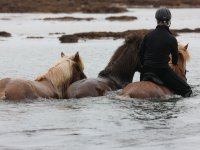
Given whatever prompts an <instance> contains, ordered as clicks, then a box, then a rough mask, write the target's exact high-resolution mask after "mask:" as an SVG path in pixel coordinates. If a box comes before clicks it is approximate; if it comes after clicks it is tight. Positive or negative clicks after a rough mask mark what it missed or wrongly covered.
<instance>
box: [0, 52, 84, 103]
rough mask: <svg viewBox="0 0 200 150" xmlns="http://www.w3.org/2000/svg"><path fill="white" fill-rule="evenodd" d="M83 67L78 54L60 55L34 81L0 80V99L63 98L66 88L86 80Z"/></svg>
mask: <svg viewBox="0 0 200 150" xmlns="http://www.w3.org/2000/svg"><path fill="white" fill-rule="evenodd" d="M83 69H84V65H83V61H82V59H81V57H80V56H79V54H78V52H77V53H76V54H75V55H65V54H64V53H63V52H62V53H61V59H60V60H59V61H58V62H57V63H56V64H55V65H54V66H53V67H52V68H50V69H49V70H48V71H47V72H46V73H44V74H43V75H41V76H38V77H37V78H36V79H35V81H30V80H23V79H11V78H5V79H2V80H0V99H2V100H12V101H19V100H22V99H36V98H39V97H41V98H63V97H64V93H65V91H66V90H67V88H68V86H69V85H70V84H72V83H73V82H75V81H77V80H81V79H84V78H86V76H85V74H84V73H83Z"/></svg>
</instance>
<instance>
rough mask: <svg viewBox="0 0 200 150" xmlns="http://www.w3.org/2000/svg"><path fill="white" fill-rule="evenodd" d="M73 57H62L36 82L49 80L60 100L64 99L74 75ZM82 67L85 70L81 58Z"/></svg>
mask: <svg viewBox="0 0 200 150" xmlns="http://www.w3.org/2000/svg"><path fill="white" fill-rule="evenodd" d="M72 57H73V56H64V57H62V58H61V59H60V60H59V61H58V62H57V63H56V64H55V65H54V66H53V67H51V68H50V69H49V70H48V71H47V72H46V73H44V74H42V75H40V76H38V77H37V78H36V79H35V81H41V80H44V79H46V80H48V81H49V82H50V83H52V85H53V86H54V88H55V90H56V92H57V94H58V96H59V98H62V97H63V92H64V91H65V90H66V89H65V88H66V86H67V85H68V84H69V82H70V80H71V78H72V75H73V64H74V62H73V60H72V59H71V58H72ZM80 67H81V68H84V66H83V63H82V59H81V58H80Z"/></svg>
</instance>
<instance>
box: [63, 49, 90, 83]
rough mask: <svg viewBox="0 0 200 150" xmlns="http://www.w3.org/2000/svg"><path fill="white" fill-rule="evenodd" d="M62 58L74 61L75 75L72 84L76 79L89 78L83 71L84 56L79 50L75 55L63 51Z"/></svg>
mask: <svg viewBox="0 0 200 150" xmlns="http://www.w3.org/2000/svg"><path fill="white" fill-rule="evenodd" d="M61 58H62V59H71V60H72V61H73V73H72V74H73V76H72V78H71V82H70V84H72V83H73V82H75V81H78V80H82V79H86V78H87V77H86V75H85V73H84V72H83V70H84V64H83V60H82V58H81V57H80V55H79V52H77V53H76V54H75V55H65V54H64V53H63V52H61Z"/></svg>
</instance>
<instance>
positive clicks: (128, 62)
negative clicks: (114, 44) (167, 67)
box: [99, 35, 143, 86]
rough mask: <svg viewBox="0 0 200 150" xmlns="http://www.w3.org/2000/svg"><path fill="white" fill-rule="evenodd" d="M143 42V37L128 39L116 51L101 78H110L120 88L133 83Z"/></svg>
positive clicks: (101, 73) (130, 37)
mask: <svg viewBox="0 0 200 150" xmlns="http://www.w3.org/2000/svg"><path fill="white" fill-rule="evenodd" d="M142 40H143V36H142V35H132V36H129V37H128V38H126V40H125V42H124V44H123V45H121V46H120V47H119V48H118V49H117V50H116V51H115V53H114V54H113V56H112V57H111V59H110V61H109V63H108V65H107V66H106V67H105V69H104V70H102V71H101V72H100V73H99V76H100V77H105V78H109V79H111V80H113V81H115V83H117V84H118V85H119V86H123V85H124V84H127V83H130V82H132V79H133V75H134V73H135V71H136V69H137V65H138V61H139V57H138V52H139V48H140V45H141V42H142Z"/></svg>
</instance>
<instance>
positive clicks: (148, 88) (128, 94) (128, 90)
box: [115, 44, 190, 100]
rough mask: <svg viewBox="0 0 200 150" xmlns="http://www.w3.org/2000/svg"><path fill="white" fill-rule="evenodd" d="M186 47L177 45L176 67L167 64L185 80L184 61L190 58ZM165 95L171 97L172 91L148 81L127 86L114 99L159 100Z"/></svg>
mask: <svg viewBox="0 0 200 150" xmlns="http://www.w3.org/2000/svg"><path fill="white" fill-rule="evenodd" d="M187 47H188V45H185V46H183V45H180V44H179V48H178V49H179V60H178V65H175V66H174V65H172V63H171V61H170V62H169V65H170V67H171V68H172V69H173V70H174V71H175V73H177V75H178V76H179V77H181V78H182V79H184V80H186V61H187V60H189V58H190V56H189V53H188V50H187ZM167 95H173V91H170V90H169V89H168V88H166V87H164V86H161V85H158V84H155V83H153V82H150V81H141V82H134V83H130V84H128V85H127V86H126V87H125V88H124V89H123V90H122V92H121V93H120V94H119V96H116V97H115V99H121V100H126V99H129V98H142V99H149V98H161V97H165V96H167Z"/></svg>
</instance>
